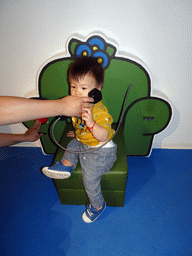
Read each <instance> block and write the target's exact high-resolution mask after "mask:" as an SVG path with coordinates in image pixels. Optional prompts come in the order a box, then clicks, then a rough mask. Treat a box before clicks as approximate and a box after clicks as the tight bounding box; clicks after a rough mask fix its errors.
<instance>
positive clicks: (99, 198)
mask: <svg viewBox="0 0 192 256" xmlns="http://www.w3.org/2000/svg"><path fill="white" fill-rule="evenodd" d="M114 145H115V146H114V147H110V148H99V149H97V150H95V151H93V152H90V153H85V154H78V153H69V152H67V151H65V154H64V156H63V157H62V159H61V161H63V160H64V159H66V160H68V161H69V162H70V163H71V164H72V167H73V169H75V168H76V166H77V163H78V161H80V164H81V168H82V169H81V171H82V181H83V185H84V188H85V191H86V193H87V196H88V198H89V201H90V203H91V205H92V206H93V207H95V208H99V207H101V206H102V204H103V202H104V198H103V195H102V191H101V185H100V183H101V177H102V175H103V174H104V173H108V172H109V171H110V169H111V168H112V166H113V164H114V162H115V161H116V159H117V145H116V144H114ZM67 148H68V149H70V150H73V151H85V150H88V149H90V147H88V146H86V145H84V144H82V143H81V142H79V141H78V140H76V139H72V140H71V141H70V142H69V144H68V145H67Z"/></svg>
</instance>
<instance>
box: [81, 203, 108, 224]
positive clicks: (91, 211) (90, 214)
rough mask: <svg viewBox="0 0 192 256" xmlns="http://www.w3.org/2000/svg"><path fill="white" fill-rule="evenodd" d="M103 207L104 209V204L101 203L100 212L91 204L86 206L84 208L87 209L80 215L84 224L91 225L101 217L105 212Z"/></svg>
mask: <svg viewBox="0 0 192 256" xmlns="http://www.w3.org/2000/svg"><path fill="white" fill-rule="evenodd" d="M105 207H106V203H105V202H104V203H103V205H102V208H101V209H100V210H97V209H96V208H94V207H93V206H92V205H91V204H88V205H87V206H86V208H87V209H86V210H85V211H84V213H83V214H82V219H83V220H84V221H85V222H86V223H91V222H93V221H95V220H96V219H97V218H98V217H99V216H100V215H101V213H102V212H103V211H104V210H105Z"/></svg>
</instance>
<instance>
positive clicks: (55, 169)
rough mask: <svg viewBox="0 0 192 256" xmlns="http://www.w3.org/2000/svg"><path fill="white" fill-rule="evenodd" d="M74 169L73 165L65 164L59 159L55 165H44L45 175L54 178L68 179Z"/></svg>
mask: <svg viewBox="0 0 192 256" xmlns="http://www.w3.org/2000/svg"><path fill="white" fill-rule="evenodd" d="M72 170H73V168H72V167H71V166H65V165H63V164H61V163H60V162H58V161H57V162H56V164H55V165H53V166H50V167H43V169H42V172H43V174H44V175H45V176H47V177H49V178H52V179H67V178H69V177H70V176H71V172H72Z"/></svg>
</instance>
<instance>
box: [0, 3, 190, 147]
mask: <svg viewBox="0 0 192 256" xmlns="http://www.w3.org/2000/svg"><path fill="white" fill-rule="evenodd" d="M0 12H1V15H0V35H1V36H0V40H1V48H0V60H1V61H0V63H1V68H0V94H1V95H12V96H25V97H28V95H31V94H34V95H35V94H36V93H37V86H36V74H37V72H38V69H39V68H40V66H41V65H42V64H43V63H44V62H45V61H46V60H47V59H48V58H50V57H52V56H53V55H55V54H59V53H63V52H65V51H66V41H67V40H68V39H69V37H71V36H72V35H73V34H76V33H78V34H81V35H82V36H84V37H87V36H88V35H89V34H90V33H92V32H93V31H101V32H102V33H104V34H105V35H106V36H107V37H108V38H112V39H113V40H115V41H116V42H117V43H118V50H119V52H125V53H127V54H132V55H136V56H137V57H138V58H140V59H142V61H143V62H144V63H145V65H146V66H147V67H148V70H149V72H150V74H151V76H152V96H160V97H162V98H164V99H166V100H168V101H169V102H170V103H171V105H172V108H173V117H172V121H171V123H170V125H169V126H168V127H167V129H166V130H164V131H163V132H161V133H160V134H158V135H156V136H155V140H154V144H153V146H154V147H158V148H192V125H191V124H192V114H191V112H192V104H191V98H192V90H191V86H192V82H191V80H192V79H191V78H192V76H191V67H192V65H191V64H192V34H191V28H192V1H191V0H158V1H153V0H143V1H142V0H105V1H103V0H97V1H94V0H65V1H62V0H17V1H15V0H5V1H0ZM117 54H118V53H117ZM24 131H25V128H24V127H23V126H22V125H21V124H17V125H12V126H3V127H0V132H12V133H15V132H16V133H19V132H24ZM20 145H22V146H27V145H30V146H37V145H39V143H37V142H36V143H31V144H27V143H23V144H20Z"/></svg>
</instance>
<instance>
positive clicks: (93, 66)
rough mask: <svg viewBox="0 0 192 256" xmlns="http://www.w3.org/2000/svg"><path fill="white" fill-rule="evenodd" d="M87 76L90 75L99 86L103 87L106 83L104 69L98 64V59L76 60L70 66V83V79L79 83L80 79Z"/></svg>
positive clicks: (82, 58)
mask: <svg viewBox="0 0 192 256" xmlns="http://www.w3.org/2000/svg"><path fill="white" fill-rule="evenodd" d="M87 74H90V75H91V76H92V77H93V78H94V79H95V80H96V82H97V84H98V85H101V86H102V84H103V82H104V69H103V67H102V65H101V64H100V63H98V61H97V58H93V57H79V58H76V59H75V60H74V61H73V62H72V63H71V64H70V66H69V69H68V81H69V82H70V79H74V80H77V81H78V79H79V78H80V77H82V76H84V75H87Z"/></svg>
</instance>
